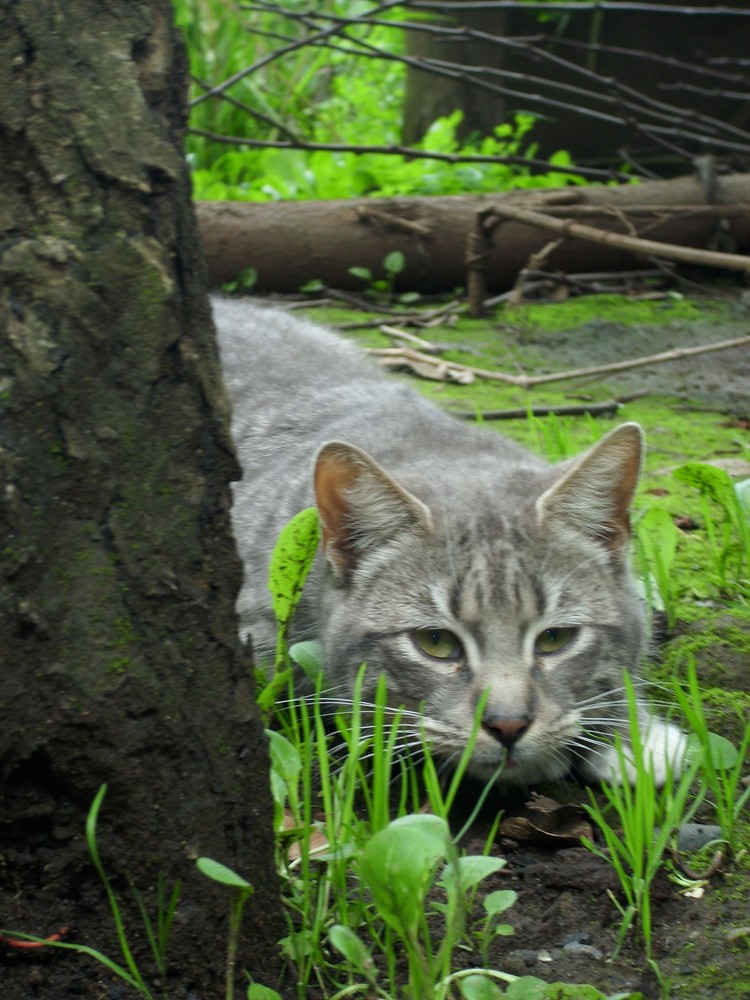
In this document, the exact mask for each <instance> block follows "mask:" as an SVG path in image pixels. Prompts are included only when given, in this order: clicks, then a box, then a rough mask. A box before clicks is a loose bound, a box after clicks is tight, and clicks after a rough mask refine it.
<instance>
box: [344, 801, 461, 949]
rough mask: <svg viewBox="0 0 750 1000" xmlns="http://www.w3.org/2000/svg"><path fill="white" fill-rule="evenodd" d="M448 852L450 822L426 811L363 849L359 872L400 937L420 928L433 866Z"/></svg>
mask: <svg viewBox="0 0 750 1000" xmlns="http://www.w3.org/2000/svg"><path fill="white" fill-rule="evenodd" d="M450 850H451V838H450V830H449V828H448V824H447V823H446V822H445V820H443V819H441V818H440V817H439V816H432V815H429V814H425V813H418V814H414V815H409V816H402V817H400V818H399V819H395V820H393V821H392V822H391V823H389V824H388V826H385V827H383V829H382V830H378V832H377V833H376V834H375V835H374V836H373V837H371V838H370V840H369V841H368V842H367V844H366V845H365V847H364V849H363V851H362V854H361V856H360V859H359V870H360V874H361V875H362V878H363V879H364V881H365V882H366V883H367V885H368V886H369V888H370V891H371V892H372V896H373V900H374V902H375V905H376V907H377V909H378V913H379V914H380V916H381V917H382V918H383V919H384V920H385V921H386V922H387V923H388V924H390V926H391V927H393V928H394V929H395V930H397V931H398V932H399V933H402V932H403V931H407V932H408V933H411V932H413V931H414V929H415V928H416V927H417V926H418V924H419V920H420V918H421V916H422V914H423V911H424V900H425V897H426V895H427V892H428V890H429V888H430V885H431V884H432V880H433V876H434V871H435V866H436V865H437V863H438V861H439V860H440V859H441V858H444V857H446V855H447V854H448V852H449V851H450Z"/></svg>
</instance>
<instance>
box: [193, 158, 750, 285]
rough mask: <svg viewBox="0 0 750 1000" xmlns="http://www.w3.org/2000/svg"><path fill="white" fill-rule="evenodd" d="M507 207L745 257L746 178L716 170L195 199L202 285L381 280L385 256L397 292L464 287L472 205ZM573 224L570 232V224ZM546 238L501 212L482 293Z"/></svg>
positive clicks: (577, 261)
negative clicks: (598, 182) (368, 193)
mask: <svg viewBox="0 0 750 1000" xmlns="http://www.w3.org/2000/svg"><path fill="white" fill-rule="evenodd" d="M498 204H507V205H509V206H517V207H519V208H526V209H530V210H532V211H540V212H544V213H545V214H547V215H554V216H555V217H556V218H563V219H576V218H581V219H583V218H585V223H586V226H588V227H596V228H599V229H603V230H607V231H611V232H613V233H625V234H627V235H630V236H634V237H639V238H647V239H648V240H651V241H654V242H655V243H667V244H674V245H677V246H684V247H695V248H709V249H714V250H728V251H730V252H732V253H735V254H745V253H748V252H750V174H731V175H728V176H726V177H721V178H719V179H718V181H717V182H716V183H715V184H713V185H712V186H711V189H710V190H709V191H707V190H706V188H705V187H704V185H702V184H701V181H700V180H699V178H698V177H697V176H690V177H680V178H675V179H672V180H659V181H647V182H644V183H641V184H633V185H621V186H618V187H605V186H601V187H594V186H588V187H585V188H563V189H555V190H549V189H536V190H532V191H513V192H508V193H505V194H485V195H453V196H437V197H426V198H370V199H367V198H358V199H352V200H339V201H299V202H294V201H288V202H198V203H197V204H196V212H197V215H198V222H199V225H200V229H201V235H202V238H203V247H204V255H205V260H206V265H207V268H208V274H209V281H210V283H211V285H213V286H217V285H220V284H222V283H223V282H226V281H230V280H233V279H235V278H236V277H237V276H238V274H239V273H240V272H241V271H243V270H244V269H246V268H253V269H254V270H255V271H256V272H257V281H256V284H255V286H254V289H255V290H256V291H258V292H271V291H276V292H295V291H298V290H299V289H300V287H301V286H302V285H303V284H305V283H306V282H308V281H311V280H314V279H318V280H319V281H321V282H322V283H323V284H324V285H327V286H330V287H333V288H351V289H361V288H362V287H363V281H362V279H361V278H357V277H354V276H353V275H351V274H350V273H349V268H351V267H355V266H356V267H359V268H363V267H364V268H368V269H369V270H370V271H371V272H372V274H373V276H374V277H375V278H381V277H383V276H384V269H383V261H384V259H385V257H386V255H387V254H389V253H391V252H392V251H394V250H399V251H401V253H402V254H403V255H404V259H405V267H404V269H403V271H402V272H401V274H400V275H399V278H398V282H397V287H400V288H401V289H404V290H409V291H419V292H423V293H429V292H439V291H445V290H450V289H453V288H456V287H458V286H461V287H465V286H466V284H467V258H466V254H467V250H466V248H467V238H468V236H469V234H470V233H471V232H472V230H473V229H474V226H475V220H476V216H477V212H478V211H480V210H482V209H487V208H489V207H490V206H492V205H498ZM572 228H574V227H572ZM549 241H550V235H549V233H547V232H545V231H544V230H543V229H541V228H540V227H539V226H538V225H533V224H527V223H525V222H523V221H519V220H518V219H507V220H505V221H503V222H502V223H501V224H499V225H498V226H497V227H496V229H495V232H494V234H493V239H492V245H491V247H490V248H489V249H488V257H487V259H486V270H485V273H486V276H487V290H488V291H489V292H499V291H504V290H506V289H508V288H510V287H512V285H513V282H514V281H515V279H516V277H517V275H518V273H519V271H521V270H522V268H524V267H525V266H526V264H527V262H528V260H529V258H530V257H531V256H532V255H534V254H536V253H539V252H540V251H541V250H542V249H543V248H544V247H545V246H546V245H547V244H548V243H549ZM638 264H642V257H638V256H636V255H634V254H633V252H631V251H629V250H628V249H627V248H626V247H624V246H616V245H609V244H608V245H595V244H592V243H590V242H588V241H585V240H581V239H578V238H576V237H574V236H573V235H572V233H570V232H568V234H567V235H566V237H565V238H564V239H562V240H561V241H560V243H559V245H558V246H556V247H555V248H554V249H553V250H552V251H551V252H550V253H549V254H548V255H547V256H546V257H545V269H546V270H549V271H554V270H558V271H562V272H565V273H567V272H576V271H586V270H594V269H595V270H597V271H605V270H612V271H618V270H625V269H630V268H633V267H634V266H637V265H638Z"/></svg>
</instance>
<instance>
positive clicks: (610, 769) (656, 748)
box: [590, 708, 687, 787]
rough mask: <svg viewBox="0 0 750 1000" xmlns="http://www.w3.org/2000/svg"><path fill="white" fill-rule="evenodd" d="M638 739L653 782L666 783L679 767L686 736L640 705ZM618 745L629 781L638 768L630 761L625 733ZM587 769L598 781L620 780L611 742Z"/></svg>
mask: <svg viewBox="0 0 750 1000" xmlns="http://www.w3.org/2000/svg"><path fill="white" fill-rule="evenodd" d="M640 739H641V745H642V748H643V759H644V762H645V764H646V767H648V768H649V770H650V771H651V773H652V774H653V777H654V784H655V785H656V786H657V787H661V786H662V785H664V784H666V782H667V780H668V779H669V777H670V775H677V774H678V773H679V772H680V771H681V770H682V767H683V763H684V759H685V751H686V750H687V737H686V736H685V734H684V733H683V732H681V731H680V730H679V729H678V728H677V726H673V725H672V724H671V723H669V722H664V720H663V719H659V718H657V717H656V716H655V715H651V714H650V713H649V712H648V711H647V710H646V709H645V708H644V709H642V711H641V729H640ZM622 749H623V753H624V756H625V777H626V778H627V780H628V782H629V783H630V784H631V785H633V784H635V782H636V779H637V777H638V772H637V770H636V768H635V765H634V763H633V751H632V747H631V744H630V737H629V735H627V734H623V736H622ZM590 770H591V773H592V776H593V777H596V778H597V779H599V780H600V781H601V780H604V781H610V782H612V783H614V784H622V781H623V773H622V766H621V763H620V759H619V757H618V754H617V750H616V749H615V747H614V746H612V747H609V748H608V749H607V750H606V751H604V752H603V753H602V754H600V755H599V756H598V757H597V759H596V763H595V764H594V763H592V765H591V768H590Z"/></svg>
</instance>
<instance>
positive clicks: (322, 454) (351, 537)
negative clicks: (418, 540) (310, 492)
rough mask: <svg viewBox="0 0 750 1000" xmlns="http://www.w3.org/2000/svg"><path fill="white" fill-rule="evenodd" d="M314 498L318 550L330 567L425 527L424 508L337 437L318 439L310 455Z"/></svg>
mask: <svg viewBox="0 0 750 1000" xmlns="http://www.w3.org/2000/svg"><path fill="white" fill-rule="evenodd" d="M315 501H316V503H317V506H318V514H319V515H320V523H321V528H322V535H323V551H324V552H325V554H326V558H327V559H328V560H329V562H330V563H331V565H332V566H333V568H334V570H336V571H339V572H347V571H348V570H351V569H353V568H354V566H355V565H356V563H357V560H358V559H359V558H360V557H361V555H362V554H363V553H365V552H368V551H370V550H372V549H374V548H377V547H378V546H380V545H383V544H384V543H385V542H387V541H390V540H391V539H392V538H393V537H394V536H395V535H397V534H398V533H400V532H402V531H405V530H411V531H429V530H430V529H431V527H432V517H431V515H430V510H429V508H428V507H426V506H425V505H424V504H423V503H422V501H421V500H418V499H417V498H416V497H414V496H412V495H411V493H409V492H407V491H406V490H405V489H403V487H401V486H399V485H398V483H397V482H395V480H393V479H391V477H390V476H389V475H388V473H387V472H386V471H385V470H384V469H382V468H381V467H380V466H379V465H378V464H377V462H375V461H374V460H373V459H372V458H370V456H369V455H368V454H367V452H364V451H362V450H361V449H360V448H356V447H355V446H354V445H351V444H346V443H345V442H343V441H329V442H328V443H327V444H324V445H323V447H322V448H321V449H320V451H319V452H318V455H317V457H316V459H315Z"/></svg>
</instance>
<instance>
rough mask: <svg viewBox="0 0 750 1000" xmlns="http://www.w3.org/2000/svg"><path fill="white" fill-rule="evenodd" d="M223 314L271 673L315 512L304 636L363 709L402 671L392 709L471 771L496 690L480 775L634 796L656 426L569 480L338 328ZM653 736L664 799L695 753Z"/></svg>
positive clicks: (650, 721)
mask: <svg viewBox="0 0 750 1000" xmlns="http://www.w3.org/2000/svg"><path fill="white" fill-rule="evenodd" d="M214 313H215V319H216V323H217V327H218V331H219V344H220V350H221V358H222V364H223V367H224V373H225V381H226V386H227V390H228V393H229V397H230V401H231V404H232V409H233V418H232V434H233V438H234V441H235V443H236V447H237V452H238V456H239V460H240V463H241V466H242V470H243V478H242V480H241V481H240V482H238V483H236V484H234V506H233V515H232V516H233V527H234V532H235V536H236V539H237V545H238V548H239V552H240V556H241V558H242V561H243V564H244V573H245V576H244V584H243V586H242V590H241V593H240V595H239V599H238V602H237V609H238V613H239V618H240V631H241V635H242V637H243V638H246V637H247V636H248V635H251V636H252V641H253V645H254V648H255V650H256V654H257V655H259V656H261V657H262V656H263V655H264V654H272V651H273V649H274V647H275V630H274V621H273V616H272V612H271V607H270V599H269V594H268V590H267V585H266V580H267V567H268V562H269V556H270V552H271V549H272V547H273V545H274V542H275V540H276V537H277V536H278V533H279V531H280V530H281V528H282V527H283V526H284V524H285V523H286V522H287V521H288V520H289V519H290V518H291V517H292V515H294V514H295V513H296V512H297V511H299V510H301V509H303V508H304V507H308V506H310V505H311V504H312V503H313V502H315V503H316V504H317V508H318V512H319V516H320V521H321V527H322V554H321V555H319V557H318V558H317V559H316V565H315V566H314V567H313V570H312V572H311V575H310V578H309V579H308V583H307V585H306V588H305V593H304V596H303V598H302V601H301V603H300V605H299V608H298V611H297V615H296V619H295V628H294V633H293V636H292V637H293V638H294V639H300V638H318V639H319V640H320V642H321V643H322V645H323V650H324V664H325V672H326V681H327V683H328V684H329V685H330V688H331V689H332V691H333V692H335V694H336V697H340V698H341V700H342V702H346V700H347V698H350V696H351V693H352V687H353V683H354V678H355V676H356V674H357V671H358V669H359V667H360V666H361V664H362V663H367V675H366V681H365V695H366V696H367V697H372V696H373V694H374V690H375V685H376V682H377V677H378V674H379V672H381V671H384V672H385V673H386V675H387V681H388V692H389V701H390V703H391V704H393V705H394V706H395V705H403V706H405V708H406V710H407V712H406V714H405V719H406V720H411V723H410V724H411V727H412V731H413V732H416V733H418V732H419V731H420V725H423V726H424V731H425V732H426V733H427V735H428V736H429V738H430V740H431V743H432V745H433V747H434V750H435V752H436V754H438V755H440V756H442V757H443V758H447V759H451V758H456V757H457V756H458V755H459V754H460V752H461V750H462V749H463V747H464V746H465V744H466V741H467V739H468V736H469V734H470V733H471V729H472V723H473V719H474V715H475V710H476V706H477V701H478V699H479V697H480V695H481V694H482V692H483V691H485V690H487V691H488V692H489V696H488V700H487V703H486V708H485V713H484V719H483V725H482V727H481V729H480V732H479V735H478V739H477V742H476V746H475V749H474V752H473V757H472V766H471V770H472V772H473V774H474V775H475V776H477V777H479V778H486V777H488V776H490V775H491V774H492V773H493V772H494V771H495V769H496V768H497V766H498V764H499V763H500V761H501V760H502V758H503V756H506V765H505V770H504V771H503V775H502V780H504V781H513V782H517V783H527V784H531V783H534V782H538V781H540V780H545V779H550V778H559V777H561V776H563V775H564V774H566V773H567V772H568V771H569V770H570V769H571V768H574V769H575V770H576V771H577V772H578V773H579V774H580V775H581V776H582V777H583V778H584V779H586V780H597V779H600V778H602V777H606V778H612V777H616V776H617V773H618V770H617V767H616V755H615V753H614V751H613V749H612V746H611V736H612V732H613V731H614V730H615V729H619V730H620V731H621V732H626V731H627V724H626V721H625V716H626V711H627V709H626V706H625V699H624V694H623V687H622V685H623V680H622V678H623V671H625V670H629V671H630V672H631V674H633V675H635V674H636V673H637V670H638V665H639V663H640V661H641V659H642V658H643V655H644V651H645V646H646V629H645V624H644V609H643V607H642V604H641V601H640V599H639V598H638V596H637V595H636V592H635V590H634V587H633V582H632V579H631V576H630V571H629V568H628V559H627V553H628V543H629V539H630V527H629V520H628V508H629V505H630V502H631V500H632V497H633V493H634V491H635V488H636V484H637V481H638V476H639V472H640V467H641V453H642V447H643V445H642V434H641V430H640V428H639V427H638V426H637V425H636V424H632V423H631V424H623V425H621V426H620V427H617V428H616V429H615V430H613V431H611V432H610V433H609V434H607V435H606V437H604V438H603V439H602V440H601V441H600V442H599V443H598V444H597V445H595V446H594V447H593V448H591V449H590V450H589V451H587V452H585V453H584V454H583V455H581V456H580V457H578V458H576V459H574V460H571V461H567V462H564V463H562V464H561V465H558V466H555V467H553V466H550V465H549V464H547V463H546V462H544V461H542V460H541V459H539V458H537V457H536V456H535V455H532V454H530V453H529V452H527V451H525V450H524V449H522V448H521V447H519V446H518V445H516V444H514V443H512V442H510V441H508V440H506V439H505V438H503V437H501V436H500V435H499V434H497V433H495V432H493V431H490V430H487V429H483V428H477V427H472V426H469V425H466V424H465V423H463V422H459V421H457V420H454V419H453V418H452V417H450V416H448V415H446V414H444V413H442V412H441V411H440V410H438V409H437V408H435V407H434V406H433V405H432V404H430V403H429V402H428V401H427V400H425V399H424V398H423V397H421V396H419V395H418V394H417V393H416V392H414V391H413V390H412V389H410V388H409V387H407V386H406V385H404V384H403V383H402V382H400V381H399V380H396V379H389V378H388V377H386V376H384V375H383V374H381V373H380V372H379V371H378V370H377V368H376V367H375V366H374V365H372V364H371V363H370V361H369V360H368V359H367V357H366V356H365V355H364V354H362V353H361V352H360V351H359V350H357V348H356V347H355V346H353V345H352V344H349V343H347V342H346V341H344V340H343V339H341V338H340V337H338V336H337V335H335V334H333V333H331V332H329V331H327V330H325V329H323V328H321V327H318V326H316V325H314V324H312V323H308V322H306V321H303V320H300V319H297V318H294V317H292V316H291V315H288V314H285V313H283V312H280V311H277V310H271V309H267V308H263V307H260V306H257V305H254V304H248V303H247V302H235V301H231V300H225V299H218V300H216V301H215V303H214ZM412 713H413V714H412ZM641 721H642V726H643V735H644V738H645V741H646V748H647V752H648V753H649V754H651V755H652V756H653V760H654V768H655V772H656V774H657V777H658V779H659V780H660V781H663V780H664V779H665V777H666V775H667V765H668V762H670V763H671V762H675V761H679V759H680V758H681V756H682V752H683V749H684V738H683V736H682V735H681V734H680V732H679V731H678V730H677V729H675V728H674V727H673V726H671V725H668V724H667V723H665V722H662V721H661V720H660V719H658V718H656V717H654V716H652V715H651V714H650V713H649V711H648V709H647V708H646V707H645V705H644V706H643V707H642V708H641Z"/></svg>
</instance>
